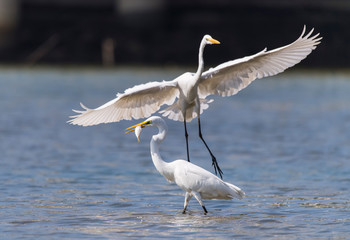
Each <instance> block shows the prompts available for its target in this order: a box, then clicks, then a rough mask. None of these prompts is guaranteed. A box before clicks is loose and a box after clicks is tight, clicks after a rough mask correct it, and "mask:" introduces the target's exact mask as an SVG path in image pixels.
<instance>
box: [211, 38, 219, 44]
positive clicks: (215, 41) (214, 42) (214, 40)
mask: <svg viewBox="0 0 350 240" xmlns="http://www.w3.org/2000/svg"><path fill="white" fill-rule="evenodd" d="M209 41H210V42H211V43H212V44H220V42H219V41H218V40H216V39H214V38H212V39H209Z"/></svg>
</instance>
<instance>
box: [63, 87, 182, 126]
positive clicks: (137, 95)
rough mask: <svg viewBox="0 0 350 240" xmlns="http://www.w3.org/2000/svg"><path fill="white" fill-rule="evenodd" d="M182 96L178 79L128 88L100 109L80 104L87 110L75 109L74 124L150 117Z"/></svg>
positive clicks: (92, 123)
mask: <svg viewBox="0 0 350 240" xmlns="http://www.w3.org/2000/svg"><path fill="white" fill-rule="evenodd" d="M178 95H179V90H178V88H177V81H175V80H173V81H163V82H149V83H146V84H141V85H137V86H134V87H132V88H129V89H126V90H125V92H124V93H123V94H117V98H115V99H113V100H111V101H109V102H107V103H105V104H103V105H102V106H100V107H98V108H96V109H90V108H87V107H85V106H84V105H83V104H82V103H80V105H81V107H82V108H83V109H84V110H73V111H74V112H76V113H78V115H75V116H71V118H72V119H71V120H69V121H68V123H70V124H74V125H81V126H91V125H97V124H100V123H110V122H119V121H120V120H130V119H132V118H134V119H139V118H146V117H149V116H151V114H152V113H154V112H156V111H158V110H159V108H160V107H161V106H162V105H163V104H167V105H171V104H173V103H174V101H175V99H176V98H177V97H178Z"/></svg>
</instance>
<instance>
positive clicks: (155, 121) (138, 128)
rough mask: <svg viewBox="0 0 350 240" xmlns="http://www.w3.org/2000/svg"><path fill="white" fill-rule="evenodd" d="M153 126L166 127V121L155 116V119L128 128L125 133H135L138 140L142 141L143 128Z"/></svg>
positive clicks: (151, 118)
mask: <svg viewBox="0 0 350 240" xmlns="http://www.w3.org/2000/svg"><path fill="white" fill-rule="evenodd" d="M153 124H155V125H159V124H162V125H164V120H163V119H162V118H161V117H157V116H153V117H150V118H148V119H147V120H146V121H143V122H141V123H138V124H136V125H134V126H131V127H128V128H127V129H125V130H126V132H125V133H130V132H135V135H136V137H137V140H138V141H140V135H141V131H142V128H144V127H147V126H152V125H153Z"/></svg>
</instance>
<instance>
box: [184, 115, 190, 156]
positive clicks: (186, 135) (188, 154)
mask: <svg viewBox="0 0 350 240" xmlns="http://www.w3.org/2000/svg"><path fill="white" fill-rule="evenodd" d="M184 125H185V138H186V149H187V161H190V153H189V151H188V133H187V127H186V119H185V120H184Z"/></svg>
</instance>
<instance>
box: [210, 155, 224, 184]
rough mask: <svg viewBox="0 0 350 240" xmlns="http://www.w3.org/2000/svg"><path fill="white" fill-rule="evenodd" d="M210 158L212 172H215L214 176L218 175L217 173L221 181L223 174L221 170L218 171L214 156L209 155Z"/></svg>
mask: <svg viewBox="0 0 350 240" xmlns="http://www.w3.org/2000/svg"><path fill="white" fill-rule="evenodd" d="M211 158H212V165H213V167H214V170H215V175H218V172H219V175H220V178H221V179H222V174H224V173H223V172H222V170H221V169H220V167H219V164H218V162H217V161H216V158H215V156H214V155H211Z"/></svg>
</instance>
